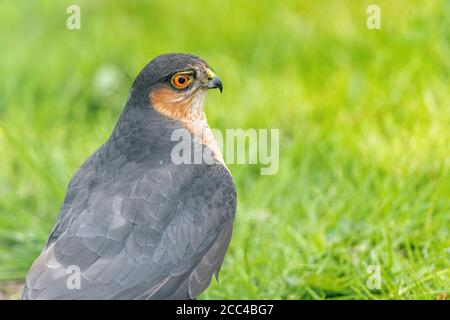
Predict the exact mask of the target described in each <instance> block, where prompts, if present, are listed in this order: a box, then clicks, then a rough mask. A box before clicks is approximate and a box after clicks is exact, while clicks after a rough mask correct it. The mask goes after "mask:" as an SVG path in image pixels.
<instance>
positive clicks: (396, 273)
mask: <svg viewBox="0 0 450 320" xmlns="http://www.w3.org/2000/svg"><path fill="white" fill-rule="evenodd" d="M373 3H375V4H378V5H379V6H380V8H381V27H382V28H381V29H380V30H369V29H368V28H367V26H366V19H367V17H368V15H367V13H366V8H367V6H368V5H369V4H373ZM70 4H78V5H79V6H80V8H81V29H80V30H69V29H67V28H66V19H67V17H68V14H67V13H66V8H67V6H69V5H70ZM0 44H1V47H0V288H1V287H2V285H1V283H3V284H4V286H6V285H8V286H9V284H8V283H10V282H11V281H14V282H15V283H17V281H18V282H21V281H23V279H24V277H25V275H26V272H27V269H28V268H29V266H30V264H31V263H32V261H33V260H34V259H35V258H36V257H37V256H38V255H39V253H40V251H41V250H42V248H43V246H44V244H45V241H46V239H47V236H48V234H49V232H50V231H51V229H52V226H53V223H54V222H55V219H56V217H57V215H58V211H59V206H60V205H61V202H62V199H63V197H64V194H65V189H66V186H67V184H68V182H69V180H70V178H71V176H72V175H73V173H74V172H75V170H76V169H77V168H78V167H79V166H80V164H81V163H82V162H83V160H84V159H85V158H86V157H87V156H89V155H90V154H91V153H92V152H93V151H94V150H95V149H96V148H97V147H98V146H99V145H100V144H102V143H103V142H104V141H105V140H106V139H107V138H108V136H109V134H110V132H111V130H112V129H113V127H114V125H115V122H116V121H117V118H118V116H119V115H120V113H121V110H122V107H123V105H124V102H125V101H126V98H127V95H128V90H129V88H130V85H131V82H132V80H133V79H134V77H135V76H136V75H137V73H138V72H139V71H140V70H141V68H142V67H143V66H144V65H145V64H146V63H147V62H148V61H149V60H150V59H152V58H153V57H155V56H156V55H158V54H160V53H164V52H192V53H195V54H197V55H200V56H202V57H203V58H205V59H206V60H207V61H208V62H209V63H210V64H211V66H212V67H213V68H214V70H215V72H216V73H217V74H218V75H219V76H220V78H221V79H222V81H223V83H224V92H223V94H222V95H220V94H218V92H210V93H209V95H208V98H207V103H206V112H207V116H208V120H209V123H210V126H211V127H214V128H219V129H221V130H225V129H226V128H243V129H250V128H258V129H259V128H267V129H277V128H279V129H280V144H279V145H280V157H279V159H280V167H279V171H278V173H277V174H275V175H270V176H264V175H260V171H259V167H260V166H259V165H237V164H235V165H230V166H229V167H230V171H231V172H232V174H233V176H234V178H235V181H236V184H237V187H238V211H237V218H236V223H235V232H234V236H233V239H232V242H231V246H230V250H229V252H228V254H227V257H226V259H225V263H224V265H223V266H222V269H221V275H220V283H219V284H217V283H213V285H212V286H211V287H210V288H209V289H208V290H207V291H206V292H205V293H204V294H203V295H202V296H201V298H202V299H436V298H442V297H444V298H445V297H446V296H447V297H448V292H449V291H450V234H449V229H450V130H449V128H450V90H449V88H450V85H449V83H450V59H449V58H450V1H446V0H441V1H440V0H430V1H426V2H424V1H407V0H399V1H387V0H379V1H350V0H347V1H337V0H335V1H331V0H330V1H320V2H318V1H317V2H316V1H295V0H292V1H258V2H257V1H219V0H214V1H207V2H205V1H200V0H194V1H189V2H187V1H185V2H182V1H176V2H175V1H174V2H171V3H169V2H168V1H148V2H141V1H122V2H119V1H95V2H94V1H87V0H84V1H59V2H56V1H50V0H47V1H15V2H14V3H11V2H6V1H3V2H0ZM374 272H375V273H374ZM378 274H379V277H377V278H376V279H380V280H381V281H380V282H378V284H379V286H377V287H376V288H373V287H372V286H371V285H370V284H371V283H372V282H371V281H372V280H373V279H374V278H373V277H374V276H377V275H378ZM368 282H369V283H368ZM5 284H6V285H5ZM368 284H369V285H368ZM0 291H1V289H0ZM446 292H447V294H446ZM0 296H1V294H0ZM12 297H13V298H14V297H17V295H14V294H12Z"/></svg>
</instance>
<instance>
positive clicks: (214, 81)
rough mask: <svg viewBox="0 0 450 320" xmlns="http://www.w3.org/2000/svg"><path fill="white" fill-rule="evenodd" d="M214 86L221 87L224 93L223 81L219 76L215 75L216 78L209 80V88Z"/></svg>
mask: <svg viewBox="0 0 450 320" xmlns="http://www.w3.org/2000/svg"><path fill="white" fill-rule="evenodd" d="M213 88H219V90H220V93H222V90H223V85H222V81H220V79H219V77H218V76H216V75H215V76H214V78H212V79H211V80H210V81H209V82H208V89H213Z"/></svg>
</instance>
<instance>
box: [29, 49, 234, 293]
mask: <svg viewBox="0 0 450 320" xmlns="http://www.w3.org/2000/svg"><path fill="white" fill-rule="evenodd" d="M193 63H203V64H206V62H204V61H203V60H200V59H199V58H197V57H195V56H191V55H172V56H171V55H164V56H160V57H158V58H156V59H154V60H153V61H152V62H151V63H150V64H149V65H147V66H146V68H144V70H143V71H142V72H141V73H140V75H139V76H138V77H137V78H136V80H135V81H134V83H133V86H132V91H131V93H130V96H129V98H128V101H127V104H126V106H125V109H124V111H123V113H122V115H121V117H120V119H119V121H118V123H117V125H116V127H115V129H114V130H113V132H112V134H111V136H110V138H109V139H108V141H107V142H106V143H105V144H104V145H103V146H101V147H100V148H99V149H98V150H97V151H95V153H94V154H93V155H92V156H90V157H89V158H88V159H87V160H86V161H85V162H84V163H83V165H82V166H81V167H80V169H79V170H78V172H77V173H76V174H75V175H74V177H73V178H72V180H71V181H70V183H69V186H68V189H67V194H66V197H65V199H64V202H63V204H62V207H61V211H60V214H59V217H58V220H57V222H56V224H55V226H54V228H53V231H52V233H51V235H50V237H49V239H48V242H47V244H46V246H45V248H44V250H43V252H42V254H41V256H40V257H38V259H36V261H35V262H34V263H33V265H32V267H31V269H30V271H29V273H28V276H27V281H26V285H25V288H24V291H23V295H22V297H23V299H194V298H196V297H197V296H198V295H199V294H201V293H202V292H203V291H204V290H205V289H206V288H207V287H208V285H209V283H210V281H211V278H212V276H213V275H214V273H216V275H217V273H218V271H219V268H220V266H221V264H222V262H223V259H224V256H225V252H226V250H227V248H228V245H229V242H230V238H231V233H232V224H233V220H234V215H235V211H236V192H235V186H234V183H233V180H232V177H231V175H230V173H229V171H228V170H227V169H226V167H224V165H223V164H221V163H219V162H217V163H215V164H213V165H208V164H179V165H176V164H173V162H172V161H171V158H170V151H171V150H172V148H173V146H174V144H175V143H176V142H174V141H171V133H172V131H173V130H175V129H178V128H181V124H180V123H179V122H178V121H176V120H174V119H169V118H167V117H165V116H163V115H161V114H159V113H158V112H155V111H154V110H153V108H152V106H151V105H150V103H149V100H148V91H149V90H151V89H152V87H153V86H158V85H159V84H160V83H162V82H163V81H165V80H166V78H167V77H168V76H170V75H171V74H172V73H173V72H175V71H177V70H180V69H182V68H185V67H186V66H188V65H190V64H193ZM193 143H194V142H193ZM203 147H204V148H205V147H207V146H203ZM193 150H201V149H198V148H197V149H196V148H193ZM72 265H75V266H78V267H79V268H80V270H81V288H80V289H72V290H70V289H68V288H67V285H66V281H67V277H68V274H67V268H68V267H69V266H72Z"/></svg>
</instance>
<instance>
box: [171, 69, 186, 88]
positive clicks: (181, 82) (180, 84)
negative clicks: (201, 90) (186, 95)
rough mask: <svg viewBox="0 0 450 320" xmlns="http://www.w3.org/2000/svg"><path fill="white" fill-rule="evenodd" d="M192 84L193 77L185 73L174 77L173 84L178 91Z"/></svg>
mask: <svg viewBox="0 0 450 320" xmlns="http://www.w3.org/2000/svg"><path fill="white" fill-rule="evenodd" d="M189 83H191V77H190V76H189V75H187V74H184V73H177V74H176V75H174V76H173V77H172V84H173V85H174V86H175V87H176V88H178V89H184V88H186V87H187V86H188V85H189Z"/></svg>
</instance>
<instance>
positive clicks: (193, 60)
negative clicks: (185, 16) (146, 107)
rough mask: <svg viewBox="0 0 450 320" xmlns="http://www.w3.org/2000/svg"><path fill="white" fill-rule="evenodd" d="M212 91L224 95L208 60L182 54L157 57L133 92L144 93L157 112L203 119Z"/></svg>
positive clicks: (138, 81) (174, 116) (137, 81)
mask: <svg viewBox="0 0 450 320" xmlns="http://www.w3.org/2000/svg"><path fill="white" fill-rule="evenodd" d="M212 88H218V89H219V90H220V91H221V92H222V89H223V87H222V82H221V81H220V79H219V78H218V77H217V76H216V75H215V74H214V72H213V71H212V70H211V68H210V67H209V66H208V64H207V63H206V61H204V60H203V59H202V58H200V57H197V56H194V55H191V54H181V53H169V54H163V55H160V56H158V57H156V58H154V59H153V60H152V61H151V62H150V63H149V64H148V65H147V66H146V67H145V68H144V70H142V72H141V73H140V74H139V75H138V77H137V78H136V80H135V81H134V83H133V91H139V92H141V93H142V92H143V93H144V94H145V97H146V98H147V99H149V101H150V105H151V107H152V108H153V109H154V110H155V111H157V112H159V113H161V114H163V115H164V116H167V117H170V118H173V119H177V120H197V119H203V118H204V111H203V107H204V102H205V96H206V92H207V90H208V89H212Z"/></svg>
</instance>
